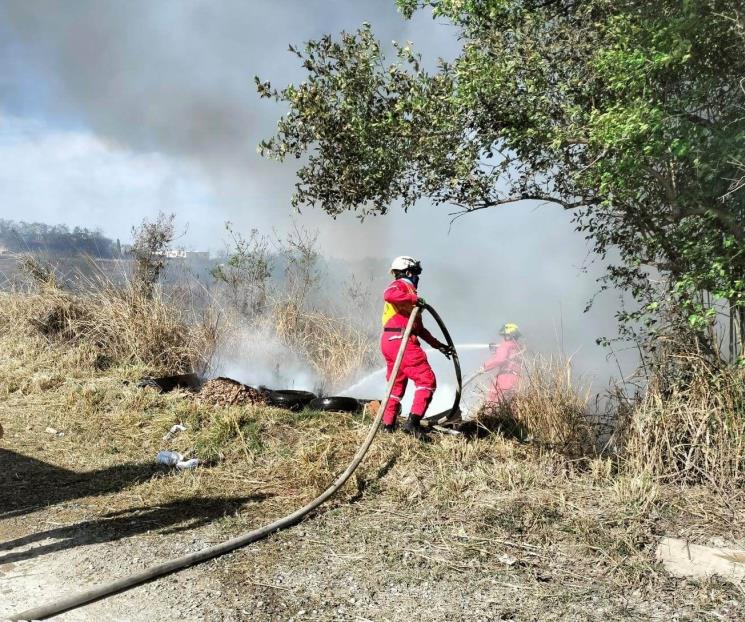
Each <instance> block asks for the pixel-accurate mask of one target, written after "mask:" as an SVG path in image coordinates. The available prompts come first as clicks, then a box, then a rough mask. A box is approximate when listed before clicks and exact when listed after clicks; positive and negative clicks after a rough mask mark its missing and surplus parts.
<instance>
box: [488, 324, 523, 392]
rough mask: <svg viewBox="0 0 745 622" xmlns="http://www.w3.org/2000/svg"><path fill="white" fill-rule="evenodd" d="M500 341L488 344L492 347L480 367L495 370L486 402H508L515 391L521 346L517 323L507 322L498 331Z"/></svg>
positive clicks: (518, 374) (519, 368) (521, 351)
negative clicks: (489, 355) (497, 343)
mask: <svg viewBox="0 0 745 622" xmlns="http://www.w3.org/2000/svg"><path fill="white" fill-rule="evenodd" d="M499 334H500V335H502V343H500V344H499V345H496V344H490V345H492V347H493V352H494V354H492V356H491V357H489V359H488V360H487V361H486V362H485V363H484V365H483V366H482V367H481V370H480V371H482V372H487V371H494V370H496V375H495V376H494V381H493V382H492V384H491V387H490V388H489V394H488V395H487V397H486V401H487V402H496V403H498V402H508V401H510V400H511V399H512V398H513V397H514V396H515V393H517V389H518V385H519V383H520V372H521V370H522V369H521V368H522V363H521V358H522V354H523V347H522V346H521V345H520V343H519V341H518V340H519V339H520V337H521V336H522V335H521V334H520V329H519V328H518V326H517V324H512V323H507V324H505V325H504V326H502V328H501V329H500V331H499Z"/></svg>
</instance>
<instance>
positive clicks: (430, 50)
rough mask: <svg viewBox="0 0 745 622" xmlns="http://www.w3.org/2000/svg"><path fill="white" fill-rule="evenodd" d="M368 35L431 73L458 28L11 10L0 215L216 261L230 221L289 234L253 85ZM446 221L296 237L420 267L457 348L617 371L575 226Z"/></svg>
mask: <svg viewBox="0 0 745 622" xmlns="http://www.w3.org/2000/svg"><path fill="white" fill-rule="evenodd" d="M363 21H368V22H370V23H371V24H373V27H374V30H375V32H376V33H377V35H378V36H379V37H380V39H381V40H382V41H383V42H384V43H385V44H386V45H388V44H389V43H390V41H391V40H393V39H395V40H399V41H406V40H411V41H412V42H413V44H414V47H415V48H416V49H417V50H419V51H421V52H423V54H424V56H425V58H434V57H435V56H437V55H440V56H445V57H452V56H453V55H454V54H456V53H457V50H458V42H457V41H456V39H455V31H454V29H453V28H452V27H449V26H446V25H442V24H438V23H437V22H435V21H433V20H432V19H431V18H430V16H429V15H426V14H421V15H418V16H417V17H416V19H415V20H414V21H412V22H405V21H403V20H402V19H401V18H400V16H399V15H398V14H397V13H396V11H395V6H394V2H393V0H365V1H363V0H358V1H356V2H349V1H348V0H293V1H290V0H284V1H283V0H280V1H277V0H271V1H269V0H253V1H251V2H245V1H244V0H223V1H222V2H219V3H217V2H210V1H208V0H159V1H158V2H153V1H152V0H128V1H127V2H124V1H121V0H76V1H75V2H59V1H57V0H46V1H45V0H36V1H34V2H29V1H28V0H2V2H0V204H2V205H3V209H2V214H0V216H2V217H4V218H17V219H24V220H34V219H38V220H47V221H49V222H63V221H64V222H68V223H70V224H72V225H85V226H93V227H101V228H102V229H103V230H104V232H105V233H107V234H109V235H113V236H122V237H126V235H127V233H128V230H129V227H130V226H132V225H133V224H136V223H137V222H138V221H139V220H140V219H141V218H142V217H143V216H152V215H153V214H154V213H155V212H157V211H158V210H159V209H162V210H165V211H175V212H176V213H177V214H178V219H179V222H180V223H181V224H182V225H184V224H186V223H188V225H189V233H188V235H187V237H186V238H185V242H186V243H187V244H188V245H191V246H193V247H201V248H204V247H211V248H218V247H219V246H220V237H221V234H222V228H223V223H224V221H225V220H231V221H233V222H234V223H235V225H236V226H237V228H238V229H243V230H247V229H249V228H252V227H259V228H261V229H263V230H265V231H267V230H269V229H271V228H272V227H276V228H277V229H278V230H280V231H281V230H282V229H284V228H286V227H287V225H288V223H289V221H290V218H291V214H290V208H289V197H290V194H291V191H292V185H293V183H294V178H293V172H294V171H293V170H292V166H291V165H289V164H286V165H281V164H277V163H274V162H267V161H264V160H262V159H260V158H259V157H258V156H257V155H256V151H255V150H256V144H257V143H258V141H259V140H260V139H261V138H264V137H267V136H269V135H271V134H272V133H273V129H274V125H275V123H276V120H277V118H278V117H279V115H281V114H282V112H283V111H282V110H281V109H280V108H279V107H278V106H276V105H273V104H270V103H267V102H266V101H260V100H259V99H258V97H257V96H256V94H255V91H254V86H253V76H254V75H260V76H261V77H262V78H268V79H271V80H272V81H273V82H275V83H276V84H277V85H282V84H286V83H288V82H291V81H296V82H297V81H299V80H302V79H303V74H302V71H301V70H300V68H299V67H298V63H297V59H296V58H295V57H294V56H293V55H291V54H289V53H288V52H287V46H288V44H289V43H294V44H298V43H302V42H303V41H305V40H308V39H310V38H315V37H318V36H320V35H321V34H324V33H332V34H335V33H338V32H339V31H340V30H342V29H346V30H352V29H355V28H357V27H358V26H359V25H360V24H361V23H362V22H363ZM447 211H448V210H447V208H439V209H436V210H435V209H434V208H432V207H431V206H429V205H426V204H423V205H421V206H418V207H417V209H415V210H413V212H412V213H410V214H402V213H394V214H392V215H390V216H387V217H385V218H378V219H373V220H372V221H369V222H366V223H365V224H364V225H360V224H359V223H358V222H357V221H356V220H355V219H354V218H353V217H352V216H349V217H343V218H339V219H337V220H331V219H329V218H327V217H325V216H324V215H323V214H319V213H316V212H311V213H304V214H303V215H302V216H301V217H299V222H300V223H301V224H305V225H307V226H311V227H319V228H321V230H322V232H321V237H320V241H321V244H322V247H321V251H322V252H323V253H324V254H325V255H327V256H332V257H343V258H346V259H348V260H349V261H351V262H354V263H353V267H355V266H356V267H357V268H359V266H361V265H363V263H356V262H357V261H358V260H362V259H364V258H365V257H377V258H381V257H390V256H393V255H399V254H408V255H416V256H419V257H421V258H422V260H423V262H424V265H425V274H424V278H423V282H422V288H423V293H424V295H426V296H427V297H428V298H429V299H431V302H432V303H433V304H434V305H436V306H437V307H438V308H439V309H440V310H441V312H442V315H443V316H444V317H445V318H447V320H448V322H449V323H450V324H451V326H452V329H453V333H454V334H455V335H456V337H457V339H458V340H459V341H480V342H483V341H493V340H495V338H496V331H497V329H498V327H499V326H500V325H501V324H502V323H503V322H505V321H515V322H517V323H519V324H521V326H522V328H523V331H524V332H525V334H526V335H527V336H528V342H529V344H530V345H531V346H532V347H533V348H534V349H538V350H542V351H554V352H559V351H563V352H564V353H566V354H573V353H577V356H576V359H575V360H576V361H577V364H578V368H579V369H580V370H581V371H583V372H589V373H596V374H597V376H598V377H599V378H600V379H601V381H603V380H604V379H606V378H607V376H608V374H609V373H612V372H613V371H615V365H614V364H608V363H607V362H606V361H605V355H606V352H605V351H603V350H602V349H600V348H598V347H597V346H595V345H594V339H595V338H596V337H597V336H600V335H609V334H611V333H612V332H613V327H614V322H613V318H612V316H613V312H614V310H615V307H616V300H615V299H614V298H613V297H612V296H610V297H607V298H605V299H604V300H602V301H601V304H599V305H598V306H597V307H596V309H595V310H594V312H593V313H592V314H590V315H583V314H582V310H583V308H584V304H585V302H586V301H587V299H588V298H589V297H590V296H591V295H592V293H593V292H594V291H595V289H596V285H595V283H594V279H595V276H596V275H597V274H598V272H599V269H598V268H597V267H590V269H589V271H588V272H587V273H586V272H585V271H584V268H585V267H586V263H587V257H586V255H587V251H586V248H585V242H584V240H583V239H582V237H581V236H580V235H579V234H576V233H574V232H573V231H572V226H571V223H570V222H569V216H568V215H567V214H565V213H563V212H561V211H560V209H559V208H557V207H555V206H544V207H541V208H539V209H537V208H536V207H535V206H531V205H519V206H514V207H505V208H498V209H495V210H492V211H489V212H482V213H478V214H475V215H472V216H469V217H466V218H463V219H461V220H459V221H458V222H457V223H456V224H455V226H454V227H453V229H452V231H450V227H449V225H450V218H449V216H448V214H447ZM373 265H378V266H380V265H382V264H380V263H374V264H373ZM361 276H362V277H363V278H366V277H367V276H368V275H367V274H363V275H361ZM376 278H377V279H378V280H377V281H375V284H376V285H375V286H376V287H377V286H378V285H380V284H381V283H382V282H384V281H385V279H386V278H387V277H386V275H385V274H384V273H383V274H379V275H378V276H377V277H376ZM329 295H331V296H333V295H334V294H333V292H330V294H329ZM474 364H476V363H474ZM624 371H629V369H628V367H627V368H626V369H625V370H624Z"/></svg>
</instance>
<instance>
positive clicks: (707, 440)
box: [622, 358, 745, 489]
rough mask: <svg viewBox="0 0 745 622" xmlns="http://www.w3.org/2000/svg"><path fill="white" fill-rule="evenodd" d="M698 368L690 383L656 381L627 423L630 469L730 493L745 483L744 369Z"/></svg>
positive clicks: (626, 458)
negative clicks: (742, 370)
mask: <svg viewBox="0 0 745 622" xmlns="http://www.w3.org/2000/svg"><path fill="white" fill-rule="evenodd" d="M688 365H689V366H693V367H692V370H693V373H692V374H690V376H689V380H688V381H687V382H686V383H672V384H670V383H666V384H665V385H664V388H662V387H661V386H660V383H659V382H658V381H657V380H653V381H652V383H651V384H650V386H649V387H648V390H647V392H646V394H645V395H644V397H643V398H642V400H641V402H640V403H639V404H638V406H637V407H636V409H635V410H634V411H633V413H632V415H631V417H630V418H629V419H628V420H627V421H626V425H625V430H624V435H623V452H622V456H623V459H624V467H625V470H626V471H627V472H629V473H649V474H651V475H652V476H654V477H655V478H658V479H661V480H663V481H673V482H684V483H701V482H703V483H706V484H709V485H711V486H714V487H716V488H722V489H727V488H731V487H737V486H741V485H742V484H743V483H744V482H745V382H744V381H743V377H742V375H741V373H740V372H739V371H736V370H717V371H713V370H711V369H710V368H709V367H708V366H707V365H705V364H704V362H703V361H700V360H697V359H695V358H694V359H691V360H689V361H688Z"/></svg>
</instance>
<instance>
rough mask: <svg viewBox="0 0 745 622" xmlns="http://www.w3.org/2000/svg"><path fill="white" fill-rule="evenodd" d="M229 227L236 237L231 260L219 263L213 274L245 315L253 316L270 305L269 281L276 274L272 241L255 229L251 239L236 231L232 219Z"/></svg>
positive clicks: (226, 227) (232, 236) (231, 251)
mask: <svg viewBox="0 0 745 622" xmlns="http://www.w3.org/2000/svg"><path fill="white" fill-rule="evenodd" d="M225 229H226V230H227V231H228V233H229V234H230V237H231V238H232V241H233V243H232V248H231V249H230V253H229V255H228V260H227V261H226V262H225V263H222V264H219V265H218V266H215V267H214V268H213V269H212V271H211V275H212V277H213V278H214V279H215V280H216V281H218V282H220V283H223V284H225V286H226V287H227V289H228V295H229V297H230V302H231V304H233V305H234V306H235V308H236V309H238V311H239V312H240V313H242V314H243V315H244V316H246V317H248V318H253V317H255V316H256V315H258V314H260V313H261V312H262V311H264V309H265V307H266V304H267V282H268V280H269V277H271V275H272V257H271V253H270V251H269V242H268V240H267V239H266V237H264V236H263V235H261V234H260V233H259V231H258V230H257V229H252V230H251V233H250V234H249V236H248V238H246V237H244V236H242V235H241V234H240V233H238V232H236V231H235V230H234V229H233V225H232V224H231V223H229V222H227V223H225Z"/></svg>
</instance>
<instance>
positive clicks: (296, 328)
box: [268, 301, 377, 390]
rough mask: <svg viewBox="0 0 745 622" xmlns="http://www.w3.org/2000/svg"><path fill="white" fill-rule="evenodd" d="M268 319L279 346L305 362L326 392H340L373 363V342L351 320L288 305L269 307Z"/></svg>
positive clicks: (287, 302)
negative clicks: (320, 380)
mask: <svg viewBox="0 0 745 622" xmlns="http://www.w3.org/2000/svg"><path fill="white" fill-rule="evenodd" d="M268 319H269V321H270V322H271V323H272V324H273V328H274V330H275V332H276V334H277V336H278V337H279V338H280V340H281V341H282V343H283V344H284V345H286V346H287V347H289V348H291V349H292V350H294V351H295V352H297V353H299V354H300V355H301V356H303V357H304V358H305V359H307V360H308V361H309V363H310V364H311V365H312V367H313V370H314V371H315V372H316V373H317V374H318V376H319V377H320V378H321V379H322V381H323V383H324V385H325V387H326V388H327V389H329V390H333V389H339V388H341V387H342V386H344V384H345V383H347V382H348V381H349V380H351V379H352V378H353V377H354V374H355V373H356V372H358V371H359V370H360V369H367V368H369V367H370V366H371V365H372V364H373V363H374V361H375V356H376V355H377V352H376V350H375V343H374V341H373V340H372V339H371V338H370V335H369V334H368V333H367V332H366V331H365V330H364V329H362V328H360V326H359V324H358V323H356V322H354V321H353V320H351V319H347V318H343V317H337V316H333V315H331V314H329V313H323V312H321V311H314V310H306V309H303V308H301V307H299V306H298V305H296V304H294V303H293V302H291V301H282V302H276V303H275V304H273V305H272V310H271V312H270V315H269V317H268Z"/></svg>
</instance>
